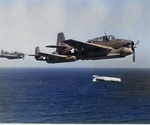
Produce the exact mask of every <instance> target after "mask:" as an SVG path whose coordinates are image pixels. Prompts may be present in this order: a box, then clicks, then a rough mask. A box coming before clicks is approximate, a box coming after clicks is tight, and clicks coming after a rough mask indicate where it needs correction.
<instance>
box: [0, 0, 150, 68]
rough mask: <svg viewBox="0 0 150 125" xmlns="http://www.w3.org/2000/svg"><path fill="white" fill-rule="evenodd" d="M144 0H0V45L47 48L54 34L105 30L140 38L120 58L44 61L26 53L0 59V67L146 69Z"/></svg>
mask: <svg viewBox="0 0 150 125" xmlns="http://www.w3.org/2000/svg"><path fill="white" fill-rule="evenodd" d="M149 5H150V0H74V1H73V0H0V50H2V49H3V50H5V51H9V52H12V51H19V52H23V53H25V54H34V52H35V47H36V46H39V47H40V49H41V51H42V52H46V53H52V52H53V51H55V49H54V48H46V47H45V46H46V45H55V44H56V40H57V33H59V32H64V34H65V38H66V39H74V40H78V41H81V42H86V41H87V40H89V39H92V38H95V37H98V36H103V35H104V32H106V34H107V35H113V36H115V37H116V38H121V39H129V40H132V41H134V42H135V43H136V42H137V41H138V40H139V41H140V43H139V44H138V46H137V48H136V50H135V51H136V63H135V64H133V61H132V58H133V55H130V56H127V57H126V58H121V59H110V60H94V61H92V60H90V61H86V60H85V61H76V62H70V63H59V64H48V63H46V62H41V61H36V60H35V59H34V58H33V57H29V56H26V57H25V59H24V60H22V59H18V60H7V59H4V58H0V67H75V68H76V67H99V68H104V67H107V68H150V52H149V50H150V37H149V36H150V7H149Z"/></svg>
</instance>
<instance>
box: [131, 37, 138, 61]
mask: <svg viewBox="0 0 150 125" xmlns="http://www.w3.org/2000/svg"><path fill="white" fill-rule="evenodd" d="M137 44H139V40H138V41H137V42H136V44H134V42H133V41H132V43H131V49H132V51H133V62H134V63H135V50H134V49H135V48H136V47H137Z"/></svg>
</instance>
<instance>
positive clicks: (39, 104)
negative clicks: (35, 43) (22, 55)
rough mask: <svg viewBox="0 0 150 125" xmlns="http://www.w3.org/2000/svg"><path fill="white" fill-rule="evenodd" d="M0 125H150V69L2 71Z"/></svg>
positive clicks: (20, 69) (0, 79)
mask: <svg viewBox="0 0 150 125" xmlns="http://www.w3.org/2000/svg"><path fill="white" fill-rule="evenodd" d="M93 75H99V76H110V77H120V78H121V80H122V82H121V83H115V82H92V79H93V78H92V76H93ZM0 123H150V69H101V68H98V69H96V68H95V69H94V68H89V69H85V68H76V69H75V68H67V69H65V68H47V69H46V68H27V69H25V68H6V69H5V68H2V69H0Z"/></svg>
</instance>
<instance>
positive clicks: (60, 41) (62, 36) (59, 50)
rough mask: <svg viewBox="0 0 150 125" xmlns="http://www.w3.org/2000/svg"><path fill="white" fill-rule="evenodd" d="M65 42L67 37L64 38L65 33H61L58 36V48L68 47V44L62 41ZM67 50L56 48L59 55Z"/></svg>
mask: <svg viewBox="0 0 150 125" xmlns="http://www.w3.org/2000/svg"><path fill="white" fill-rule="evenodd" d="M64 40H65V36H64V33H63V32H60V33H58V35H57V44H56V45H57V46H66V47H67V44H66V43H64V42H62V41H64ZM64 50H65V47H62V48H61V47H60V48H59V47H57V48H56V52H58V53H62V52H63V51H64Z"/></svg>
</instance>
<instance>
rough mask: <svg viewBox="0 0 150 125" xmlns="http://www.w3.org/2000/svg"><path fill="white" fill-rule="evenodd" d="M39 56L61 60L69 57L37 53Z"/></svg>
mask: <svg viewBox="0 0 150 125" xmlns="http://www.w3.org/2000/svg"><path fill="white" fill-rule="evenodd" d="M37 54H38V55H41V56H46V57H50V58H60V59H66V58H67V56H65V55H58V54H48V53H42V52H40V53H37Z"/></svg>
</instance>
